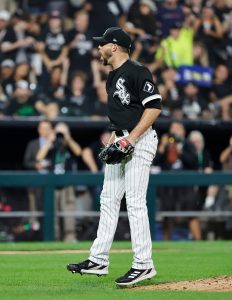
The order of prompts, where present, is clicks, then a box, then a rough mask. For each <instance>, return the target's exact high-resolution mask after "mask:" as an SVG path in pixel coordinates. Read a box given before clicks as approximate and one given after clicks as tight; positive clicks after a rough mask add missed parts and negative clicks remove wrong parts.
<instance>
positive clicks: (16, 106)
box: [4, 80, 40, 117]
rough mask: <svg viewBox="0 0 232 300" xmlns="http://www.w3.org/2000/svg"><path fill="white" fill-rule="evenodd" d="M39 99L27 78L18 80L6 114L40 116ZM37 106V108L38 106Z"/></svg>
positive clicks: (5, 111)
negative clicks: (34, 94) (32, 90)
mask: <svg viewBox="0 0 232 300" xmlns="http://www.w3.org/2000/svg"><path fill="white" fill-rule="evenodd" d="M37 104H38V102H37V100H36V98H35V97H34V96H33V94H32V92H31V90H30V87H29V84H28V82H27V81H25V80H19V81H17V82H16V88H15V91H14V93H13V96H12V98H10V99H9V101H8V103H7V105H6V108H5V110H4V114H5V115H7V116H20V117H28V116H38V115H39V114H40V108H39V107H37ZM36 107H37V108H36Z"/></svg>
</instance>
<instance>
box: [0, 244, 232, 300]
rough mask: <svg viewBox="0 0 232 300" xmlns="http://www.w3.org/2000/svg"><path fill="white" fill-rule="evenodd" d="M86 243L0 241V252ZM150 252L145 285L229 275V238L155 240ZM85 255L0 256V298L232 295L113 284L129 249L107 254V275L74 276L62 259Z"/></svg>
mask: <svg viewBox="0 0 232 300" xmlns="http://www.w3.org/2000/svg"><path fill="white" fill-rule="evenodd" d="M90 245H91V243H89V242H86V243H77V244H64V243H6V244H4V243H0V251H1V250H31V251H32V250H57V249H58V250H64V249H89V247H90ZM112 248H113V249H116V248H117V249H120V248H121V249H130V243H125V242H119V243H114V244H113V247H112ZM153 256H154V261H155V264H156V267H157V270H158V275H157V276H156V277H155V279H152V280H150V281H147V282H145V283H144V284H157V283H161V282H173V281H180V280H191V279H198V278H207V277H211V276H220V275H232V242H158V243H154V251H153ZM86 257H87V255H86V254H59V253H54V254H14V255H0V299H1V300H11V299H12V300H13V299H14V300H15V299H16V300H27V299H33V300H39V299H40V300H51V299H57V300H61V299H62V300H66V299H67V300H71V299H81V300H87V299H88V300H95V299H99V300H101V299H102V300H105V299H115V300H116V299H117V300H126V299H133V300H138V299H142V300H143V299H155V300H162V299H170V300H176V299H178V300H179V299H183V300H188V299H191V300H196V299H197V300H198V299H204V300H205V299H206V300H214V299H218V300H219V299H220V300H224V299H225V300H229V299H232V293H228V292H222V293H221V292H220V293H219V292H191V291H175V292H174V291H141V290H140V291H136V290H130V289H118V288H116V287H115V284H114V280H115V278H117V277H118V276H120V275H122V274H123V273H124V272H126V271H127V270H128V269H129V268H130V266H131V260H132V253H111V255H110V262H111V264H110V274H109V275H108V276H107V277H100V278H99V277H97V276H87V275H86V276H79V275H76V274H71V273H69V272H68V271H67V270H66V268H65V266H66V264H67V263H69V262H76V261H79V260H83V259H85V258H86ZM144 284H143V285H144ZM140 285H142V284H140Z"/></svg>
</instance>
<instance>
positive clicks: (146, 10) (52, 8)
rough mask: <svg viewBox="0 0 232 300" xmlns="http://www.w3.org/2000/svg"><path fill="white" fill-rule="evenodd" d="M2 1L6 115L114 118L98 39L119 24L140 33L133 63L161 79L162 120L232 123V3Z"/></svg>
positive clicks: (2, 104)
mask: <svg viewBox="0 0 232 300" xmlns="http://www.w3.org/2000/svg"><path fill="white" fill-rule="evenodd" d="M3 3H5V7H4V4H2V6H3V8H6V7H11V8H10V9H11V10H12V11H7V10H6V9H2V10H0V47H1V51H0V68H1V70H0V74H1V75H0V76H1V77H0V78H1V93H0V100H1V101H0V112H1V117H2V118H4V117H5V116H46V117H48V118H49V119H55V118H56V117H58V116H78V117H90V118H95V119H101V118H105V117H106V101H107V97H106V94H105V90H104V83H105V79H106V75H107V74H108V72H109V69H108V68H107V67H103V66H101V65H100V63H99V61H98V54H97V51H96V50H97V45H96V44H95V43H94V41H93V39H92V37H93V36H97V35H100V34H102V33H103V32H104V31H105V29H106V28H108V27H110V26H118V25H120V26H122V27H123V28H124V29H125V30H126V31H128V32H129V33H130V34H131V36H132V37H133V47H132V49H131V58H132V59H137V60H138V61H140V62H142V63H144V64H146V65H147V66H148V67H149V68H150V70H151V71H152V73H153V75H154V80H155V82H156V83H157V85H158V87H159V89H160V92H161V94H162V96H163V113H162V117H164V118H175V119H183V118H186V119H191V120H196V119H223V120H228V119H230V117H231V111H230V104H231V103H232V86H231V66H232V7H231V6H232V5H231V1H227V0H211V1H204V0H185V1H183V0H182V1H181V0H179V1H178V0H164V1H152V0H134V1H133V0H131V1H119V0H112V1H111V0H105V1H100V0H91V1H87V0H80V1H72V0H70V1H52V0H50V1H36V0H27V1H23V0H22V1H3ZM11 3H13V4H14V5H13V4H12V5H10V4H11ZM12 6H13V7H14V8H12ZM102 16H104V17H102Z"/></svg>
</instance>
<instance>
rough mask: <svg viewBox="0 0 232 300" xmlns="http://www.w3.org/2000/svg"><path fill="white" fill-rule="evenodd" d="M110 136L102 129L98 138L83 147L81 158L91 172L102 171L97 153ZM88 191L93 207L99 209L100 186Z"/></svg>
mask: <svg viewBox="0 0 232 300" xmlns="http://www.w3.org/2000/svg"><path fill="white" fill-rule="evenodd" d="M110 137H111V132H110V131H109V130H104V131H103V132H102V133H101V135H100V138H99V140H97V141H95V142H93V143H91V144H90V145H89V146H88V147H85V148H84V149H83V153H82V158H83V161H84V163H85V164H86V165H87V167H88V169H89V170H90V171H91V173H96V172H99V171H103V169H104V165H103V162H102V160H100V159H99V157H98V155H99V153H100V151H101V148H102V146H103V145H106V144H107V143H108V141H109V138H110ZM90 193H91V195H92V198H93V205H94V209H96V210H99V207H100V202H99V200H100V193H101V186H94V187H93V188H91V189H90Z"/></svg>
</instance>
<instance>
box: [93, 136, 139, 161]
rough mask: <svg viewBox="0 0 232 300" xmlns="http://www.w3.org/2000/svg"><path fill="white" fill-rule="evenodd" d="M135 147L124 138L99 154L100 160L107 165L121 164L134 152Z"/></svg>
mask: <svg viewBox="0 0 232 300" xmlns="http://www.w3.org/2000/svg"><path fill="white" fill-rule="evenodd" d="M134 149H135V147H134V146H133V145H132V144H131V143H130V142H129V141H128V140H127V139H126V138H122V139H121V140H118V141H117V142H114V143H113V144H110V145H107V146H105V147H104V148H103V149H102V150H101V152H100V153H99V158H100V159H101V160H102V161H103V162H105V163H107V164H112V165H114V164H119V163H120V162H121V161H123V160H124V159H125V158H126V157H128V156H129V155H130V154H132V153H133V152H134Z"/></svg>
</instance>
